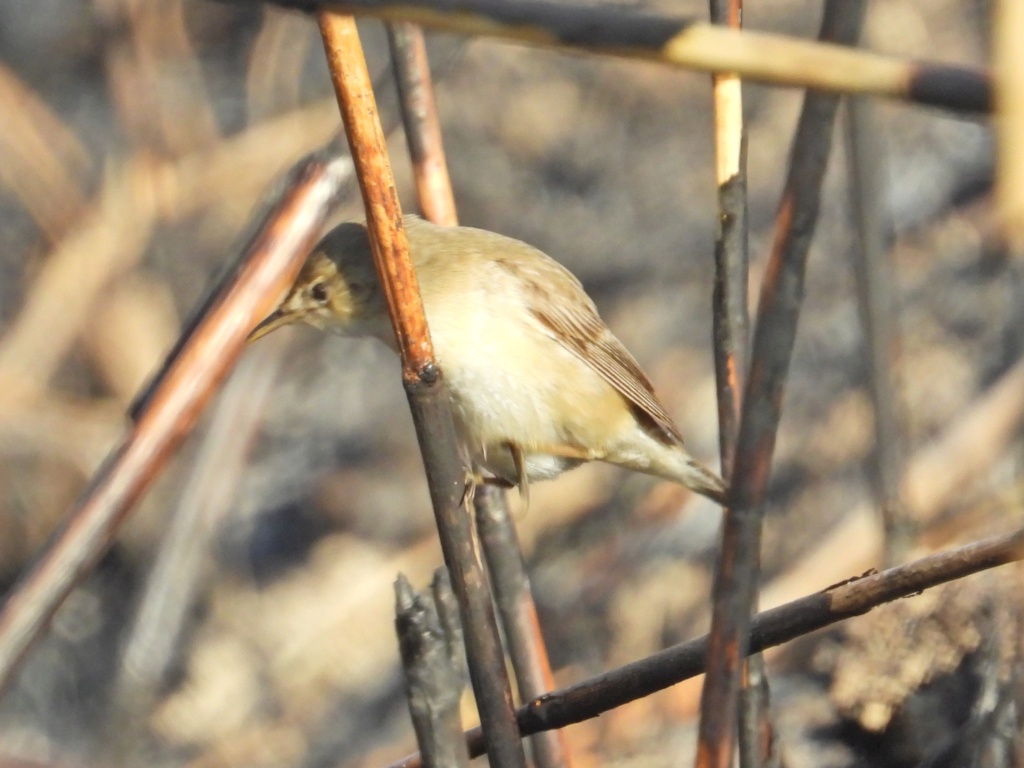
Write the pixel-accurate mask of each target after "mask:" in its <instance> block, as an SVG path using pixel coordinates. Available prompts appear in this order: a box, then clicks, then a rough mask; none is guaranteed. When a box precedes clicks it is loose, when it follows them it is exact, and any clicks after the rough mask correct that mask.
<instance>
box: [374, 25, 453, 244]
mask: <svg viewBox="0 0 1024 768" xmlns="http://www.w3.org/2000/svg"><path fill="white" fill-rule="evenodd" d="M387 30H388V43H389V44H390V46H391V62H392V65H393V67H394V70H395V82H396V83H397V85H398V96H399V101H400V103H401V107H402V110H401V111H402V123H403V124H404V125H405V141H406V143H407V144H408V145H409V157H410V158H411V159H412V170H413V175H414V176H415V177H416V196H417V199H418V200H419V203H420V210H422V211H423V215H424V216H425V217H426V218H427V219H429V220H430V221H432V222H434V223H435V224H439V225H440V226H442V227H454V226H456V225H457V224H458V223H459V219H458V216H457V214H456V212H455V195H454V194H453V193H452V182H451V178H450V177H449V176H448V163H447V162H446V161H445V157H444V142H443V141H442V140H441V125H440V122H439V120H438V117H437V105H436V103H435V101H434V86H433V84H432V83H431V80H430V62H429V61H428V60H427V44H426V42H425V41H424V39H423V30H421V29H420V28H419V27H418V26H417V25H415V24H410V23H409V22H407V21H396V22H392V23H390V24H388V25H387Z"/></svg>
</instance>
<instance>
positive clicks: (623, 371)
mask: <svg viewBox="0 0 1024 768" xmlns="http://www.w3.org/2000/svg"><path fill="white" fill-rule="evenodd" d="M527 247H528V246H527ZM530 250H531V251H534V249H532V248H530ZM534 255H535V256H536V258H529V259H525V260H519V259H515V260H513V259H499V260H498V263H499V264H500V266H501V267H502V268H503V269H505V270H507V271H508V272H511V273H513V274H514V276H515V277H517V278H519V280H520V281H521V285H522V286H523V289H524V291H525V300H526V302H527V306H528V308H529V310H530V311H531V312H532V313H533V315H534V317H536V319H537V320H538V321H539V322H540V324H541V326H542V327H543V328H544V329H545V330H546V331H547V333H548V334H549V335H550V336H551V338H553V339H554V340H555V341H557V342H558V343H559V344H561V345H562V346H563V347H565V348H566V349H567V350H569V351H570V352H572V353H573V354H574V355H576V357H578V358H579V359H580V360H582V361H583V362H584V363H586V364H587V365H589V366H590V367H591V368H593V369H594V370H595V371H597V372H598V373H599V374H601V376H602V377H603V378H604V380H605V381H607V382H608V383H609V384H611V385H612V386H613V387H615V389H616V390H617V391H618V392H619V394H621V395H622V396H623V397H625V398H626V399H627V400H628V401H629V402H630V403H632V404H633V405H634V406H635V407H636V408H637V409H639V410H640V411H641V412H642V413H643V414H645V415H646V416H647V417H648V418H649V419H650V420H651V421H652V422H653V423H654V426H656V427H657V428H658V430H660V431H661V432H663V433H664V435H665V437H667V438H668V439H670V440H671V441H672V442H679V443H681V442H682V441H683V439H682V436H681V435H680V434H679V429H678V428H677V427H676V425H675V424H673V423H672V419H671V417H670V416H669V415H668V413H666V411H665V408H664V407H663V406H662V405H661V403H659V402H658V400H657V399H656V398H655V396H654V387H653V386H652V385H651V382H650V380H649V379H648V378H647V374H645V373H644V372H643V370H642V369H641V368H640V364H639V363H637V361H636V360H635V359H634V357H633V356H632V355H631V354H630V353H629V351H628V350H627V349H626V348H625V347H624V346H623V345H622V342H621V341H619V340H618V339H617V338H615V336H614V335H613V334H612V332H611V331H610V330H609V329H608V326H607V325H605V324H604V321H603V320H602V319H601V317H600V315H598V313H597V307H595V306H594V302H593V301H591V300H590V297H589V296H588V295H587V294H586V292H585V291H584V290H583V286H582V285H581V284H580V281H579V280H577V279H576V277H575V276H574V275H573V274H572V273H571V272H569V270H567V269H566V268H565V267H563V266H562V265H561V264H559V263H558V262H556V261H554V260H553V259H551V258H549V257H548V256H546V255H544V254H542V253H540V252H539V251H534Z"/></svg>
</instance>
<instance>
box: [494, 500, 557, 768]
mask: <svg viewBox="0 0 1024 768" xmlns="http://www.w3.org/2000/svg"><path fill="white" fill-rule="evenodd" d="M474 501H475V504H476V524H477V530H478V531H479V532H480V544H481V546H482V548H483V551H484V557H485V559H486V560H487V570H488V572H489V573H490V575H491V582H492V583H493V584H494V598H495V601H496V602H497V604H498V616H499V617H500V618H501V625H502V627H503V628H504V630H505V640H506V641H507V642H508V653H509V657H510V658H511V660H512V669H513V670H514V671H515V675H516V685H517V688H518V690H519V698H520V700H521V701H530V700H531V699H536V698H537V697H539V696H542V695H543V694H545V693H547V692H548V691H551V690H552V689H553V688H554V687H555V681H554V677H553V676H552V674H551V663H550V661H549V660H548V653H547V649H546V648H545V647H544V638H543V636H542V635H541V632H540V622H539V621H538V620H537V606H536V605H535V604H534V602H533V594H532V592H531V591H530V579H529V577H528V576H527V575H526V568H525V567H524V565H523V556H522V549H521V547H520V546H519V537H518V536H516V526H515V523H514V522H513V520H512V517H511V515H510V514H509V509H508V504H507V502H506V498H505V492H504V491H502V490H501V489H500V488H493V487H484V488H480V489H478V490H477V492H476V499H475V500H474ZM530 749H531V751H532V754H533V761H534V763H535V764H536V765H537V768H556V767H557V766H565V765H569V764H570V762H571V761H570V760H569V745H568V743H567V742H566V739H565V734H564V733H563V732H562V731H545V732H543V733H539V734H536V735H534V736H532V737H531V738H530Z"/></svg>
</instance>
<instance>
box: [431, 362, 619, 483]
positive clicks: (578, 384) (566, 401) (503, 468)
mask: <svg viewBox="0 0 1024 768" xmlns="http://www.w3.org/2000/svg"><path fill="white" fill-rule="evenodd" d="M554 354H555V355H561V354H565V353H564V351H563V350H561V349H556V350H554ZM492 362H493V359H492ZM548 362H549V363H550V359H549V360H548ZM570 362H571V363H573V364H574V365H576V361H575V359H572V360H570ZM549 373H550V369H548V370H542V371H534V372H531V376H530V377H529V378H527V379H524V377H523V376H522V372H521V371H508V370H506V369H503V367H502V366H501V365H500V364H499V365H493V366H488V367H486V368H475V367H469V366H463V367H461V368H460V369H459V370H458V374H457V375H453V376H449V378H448V385H449V390H450V392H451V397H452V406H453V408H452V410H453V415H454V417H455V424H456V429H457V430H458V432H459V436H460V438H461V440H462V442H463V444H464V445H465V447H466V449H467V450H468V452H469V454H470V456H469V458H470V459H471V460H472V461H473V463H474V464H476V465H477V466H479V467H483V468H485V469H487V470H488V471H489V472H491V473H493V474H495V475H496V476H498V477H501V478H503V479H505V480H508V481H510V482H513V483H514V482H517V480H518V473H517V471H516V467H515V463H514V461H513V459H512V453H511V451H510V450H509V446H510V445H514V446H517V447H518V449H519V450H521V451H522V453H523V457H524V460H525V464H526V473H527V477H528V479H529V480H531V481H538V480H547V479H550V478H553V477H556V476H558V475H559V474H561V473H562V472H564V471H565V470H567V469H571V468H573V467H575V466H578V465H579V464H582V463H583V462H584V461H585V460H586V458H601V450H600V448H601V440H600V439H599V436H597V435H592V434H589V432H590V431H591V430H590V429H588V427H590V426H591V425H593V424H603V423H605V422H606V420H614V417H613V416H612V415H611V414H610V413H608V411H609V409H608V402H607V401H608V400H609V399H611V400H613V401H615V402H616V403H617V402H618V401H619V399H620V396H619V395H618V393H616V392H615V391H614V390H613V389H612V388H611V387H610V386H608V385H607V384H606V383H605V382H604V381H603V380H601V379H600V378H599V377H597V376H591V377H580V376H575V377H574V376H572V375H569V376H558V377H553V376H550V375H547V374H549ZM570 373H574V371H571V372H570ZM590 453H593V455H589V454H590ZM581 454H588V455H587V456H586V458H583V457H581Z"/></svg>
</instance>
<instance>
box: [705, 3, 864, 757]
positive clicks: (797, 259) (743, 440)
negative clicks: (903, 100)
mask: <svg viewBox="0 0 1024 768" xmlns="http://www.w3.org/2000/svg"><path fill="white" fill-rule="evenodd" d="M863 14H864V3H863V2H858V1H857V0H829V2H827V3H826V4H825V12H824V17H823V19H822V26H821V32H820V34H819V37H820V39H822V40H831V41H836V42H839V43H847V44H849V43H852V42H855V41H856V40H857V38H858V36H859V32H860V24H861V20H862V18H863ZM838 102H839V98H838V97H837V96H834V95H831V94H825V93H821V92H814V91H812V92H808V93H807V94H806V96H805V97H804V104H803V109H802V111H801V114H800V119H799V122H798V123H797V129H796V134H795V135H794V137H793V143H792V148H791V156H790V167H789V175H788V178H787V180H786V187H785V190H784V192H783V198H782V204H781V206H780V209H779V214H778V218H777V223H776V233H775V242H774V245H773V248H772V253H771V256H770V259H769V263H768V267H767V270H766V273H765V280H764V284H763V286H762V289H761V301H760V304H759V306H758V318H757V330H756V332H755V335H754V346H753V354H752V356H751V369H750V377H749V379H748V381H747V386H746V393H745V395H744V398H743V411H742V418H741V420H740V431H739V437H738V441H737V447H736V458H735V463H734V465H733V475H732V477H733V482H732V485H731V488H730V501H731V506H730V514H729V515H727V516H726V518H725V522H724V524H723V530H722V547H721V556H720V560H719V563H718V569H717V571H716V573H715V584H714V608H713V612H712V618H711V652H710V653H711V655H710V659H709V664H708V672H707V677H706V678H705V681H704V691H703V697H702V701H701V714H702V717H701V721H700V727H699V732H698V749H697V761H696V765H697V766H698V768H731V766H732V759H733V747H734V744H735V739H734V738H733V736H734V731H733V723H734V722H735V720H736V715H737V711H738V707H737V693H738V691H739V686H740V676H741V670H742V664H741V660H742V659H743V658H744V657H745V656H746V655H747V647H748V640H749V627H750V615H751V613H752V610H751V609H752V607H753V606H754V605H755V600H756V590H757V581H758V575H759V573H760V550H761V521H762V519H763V516H764V509H765V502H766V498H767V492H768V477H769V470H770V468H771V462H772V454H773V452H774V449H775V433H776V429H777V427H778V423H779V418H780V416H781V411H782V400H783V393H784V391H785V385H786V378H787V374H788V371H789V363H790V359H791V357H792V352H793V344H794V341H795V339H796V327H797V320H798V319H799V316H800V305H801V303H802V300H803V281H804V271H805V267H806V264H807V252H808V250H809V248H810V243H811V238H812V236H813V234H814V228H815V225H816V223H817V219H818V205H819V196H820V192H821V182H822V179H823V178H824V175H825V168H826V166H827V164H828V156H829V151H830V148H831V143H832V124H833V121H834V118H835V113H836V109H837V107H838Z"/></svg>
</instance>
